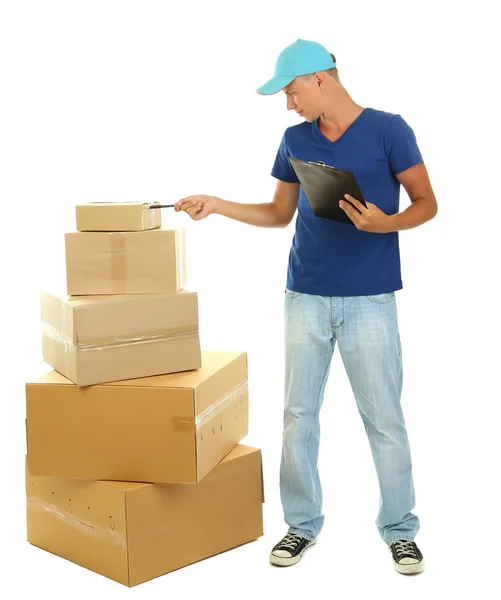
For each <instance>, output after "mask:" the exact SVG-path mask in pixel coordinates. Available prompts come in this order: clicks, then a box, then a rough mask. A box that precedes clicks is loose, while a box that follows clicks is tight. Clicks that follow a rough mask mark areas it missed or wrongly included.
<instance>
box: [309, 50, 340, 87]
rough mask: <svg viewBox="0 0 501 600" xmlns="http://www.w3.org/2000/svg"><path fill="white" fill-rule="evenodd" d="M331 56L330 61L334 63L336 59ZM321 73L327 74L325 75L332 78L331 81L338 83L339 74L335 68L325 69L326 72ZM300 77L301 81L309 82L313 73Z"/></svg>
mask: <svg viewBox="0 0 501 600" xmlns="http://www.w3.org/2000/svg"><path fill="white" fill-rule="evenodd" d="M331 56H332V60H333V61H334V62H336V57H335V56H334V54H331ZM323 73H327V75H329V76H330V77H332V79H335V80H336V81H339V73H338V72H337V67H332V69H327V70H325V71H323ZM300 77H301V79H304V80H305V81H310V80H311V78H312V77H313V73H309V74H308V75H300Z"/></svg>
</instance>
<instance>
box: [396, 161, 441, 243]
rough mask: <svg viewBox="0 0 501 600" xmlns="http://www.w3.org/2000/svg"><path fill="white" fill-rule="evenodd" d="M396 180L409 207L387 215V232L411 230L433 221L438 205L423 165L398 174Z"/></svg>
mask: <svg viewBox="0 0 501 600" xmlns="http://www.w3.org/2000/svg"><path fill="white" fill-rule="evenodd" d="M396 178H397V179H398V180H399V181H400V183H401V184H402V185H403V186H404V188H405V191H406V192H407V194H408V196H409V198H410V200H411V205H410V206H408V207H407V208H406V209H405V210H403V211H402V212H399V213H396V214H395V215H388V223H389V232H390V231H402V230H403V229H412V228H413V227H418V226H419V225H422V224H423V223H426V221H430V220H431V219H433V217H434V216H435V215H436V214H437V211H438V205H437V199H436V198H435V194H434V193H433V189H432V187H431V183H430V178H429V177H428V171H427V170H426V167H425V165H424V163H419V164H417V165H414V166H413V167H410V168H409V169H406V170H405V171H402V172H401V173H398V175H396Z"/></svg>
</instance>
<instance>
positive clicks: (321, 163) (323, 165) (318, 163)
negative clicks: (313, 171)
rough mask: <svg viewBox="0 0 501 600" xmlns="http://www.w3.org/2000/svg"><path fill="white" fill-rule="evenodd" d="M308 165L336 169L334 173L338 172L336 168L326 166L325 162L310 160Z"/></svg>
mask: <svg viewBox="0 0 501 600" xmlns="http://www.w3.org/2000/svg"><path fill="white" fill-rule="evenodd" d="M308 163H309V164H310V165H320V166H321V167H328V168H329V169H334V171H336V170H337V169H336V167H331V166H330V165H326V164H325V163H324V162H323V161H321V160H319V161H318V162H315V161H314V160H309V161H308Z"/></svg>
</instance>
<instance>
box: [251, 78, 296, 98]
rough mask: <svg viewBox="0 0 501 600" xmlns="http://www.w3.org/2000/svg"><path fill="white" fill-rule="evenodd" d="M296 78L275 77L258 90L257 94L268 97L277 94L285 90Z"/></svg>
mask: <svg viewBox="0 0 501 600" xmlns="http://www.w3.org/2000/svg"><path fill="white" fill-rule="evenodd" d="M295 78H296V76H295V75H293V76H292V77H273V78H272V79H270V80H269V81H267V82H266V83H265V84H264V85H262V86H261V87H260V88H258V89H257V93H258V94H264V95H267V96H268V95H271V94H276V93H277V92H279V91H280V90H283V89H284V87H285V86H287V85H289V83H290V82H291V81H293V80H294V79H295Z"/></svg>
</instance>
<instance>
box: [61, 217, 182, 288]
mask: <svg viewBox="0 0 501 600" xmlns="http://www.w3.org/2000/svg"><path fill="white" fill-rule="evenodd" d="M65 248H66V283H67V290H66V291H67V294H68V295H69V296H81V295H96V294H174V293H176V292H179V291H180V290H182V289H183V288H184V287H186V284H187V278H186V244H185V229H184V227H182V226H177V227H162V228H161V229H152V230H151V231H130V232H104V231H97V232H91V231H77V232H73V233H67V234H66V235H65Z"/></svg>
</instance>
